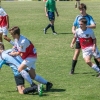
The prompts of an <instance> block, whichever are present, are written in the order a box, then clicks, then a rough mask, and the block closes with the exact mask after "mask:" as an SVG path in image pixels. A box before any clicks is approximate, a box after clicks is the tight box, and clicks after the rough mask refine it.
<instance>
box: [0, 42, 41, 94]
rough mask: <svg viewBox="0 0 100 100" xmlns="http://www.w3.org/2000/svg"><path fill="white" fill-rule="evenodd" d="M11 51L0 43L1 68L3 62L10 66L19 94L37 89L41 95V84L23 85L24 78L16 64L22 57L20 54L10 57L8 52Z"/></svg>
mask: <svg viewBox="0 0 100 100" xmlns="http://www.w3.org/2000/svg"><path fill="white" fill-rule="evenodd" d="M11 51H12V50H11V49H9V50H6V51H4V45H3V44H2V43H0V68H2V65H3V64H6V65H8V66H10V68H11V69H12V71H13V74H14V78H15V82H16V85H17V89H18V92H19V93H20V94H28V93H34V92H36V91H38V92H39V95H42V84H40V85H38V86H37V85H36V84H32V85H31V87H28V88H25V87H24V78H23V77H22V75H21V74H20V73H19V72H18V65H19V64H20V61H21V60H22V59H21V58H20V56H16V57H10V56H9V54H8V53H9V52H11Z"/></svg>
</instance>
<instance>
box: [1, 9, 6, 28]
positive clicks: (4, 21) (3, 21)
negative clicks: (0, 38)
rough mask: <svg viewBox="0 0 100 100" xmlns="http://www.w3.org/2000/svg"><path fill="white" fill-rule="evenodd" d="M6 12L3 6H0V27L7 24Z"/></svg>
mask: <svg viewBox="0 0 100 100" xmlns="http://www.w3.org/2000/svg"><path fill="white" fill-rule="evenodd" d="M6 16H8V15H7V13H6V12H5V10H4V9H3V8H0V27H4V26H7V20H6Z"/></svg>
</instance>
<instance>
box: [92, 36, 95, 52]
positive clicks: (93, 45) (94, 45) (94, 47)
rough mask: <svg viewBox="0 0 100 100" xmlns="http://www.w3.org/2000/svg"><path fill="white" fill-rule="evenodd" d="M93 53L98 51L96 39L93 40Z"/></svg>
mask: <svg viewBox="0 0 100 100" xmlns="http://www.w3.org/2000/svg"><path fill="white" fill-rule="evenodd" d="M92 50H93V52H95V50H96V38H95V39H93V47H92Z"/></svg>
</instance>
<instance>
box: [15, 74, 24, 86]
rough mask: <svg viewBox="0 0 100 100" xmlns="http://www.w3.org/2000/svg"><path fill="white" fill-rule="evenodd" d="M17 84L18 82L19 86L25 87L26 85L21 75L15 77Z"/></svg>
mask: <svg viewBox="0 0 100 100" xmlns="http://www.w3.org/2000/svg"><path fill="white" fill-rule="evenodd" d="M15 82H16V85H17V86H18V85H24V83H25V81H24V78H23V77H22V76H21V75H17V76H15Z"/></svg>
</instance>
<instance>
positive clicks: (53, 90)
mask: <svg viewBox="0 0 100 100" xmlns="http://www.w3.org/2000/svg"><path fill="white" fill-rule="evenodd" d="M64 91H66V89H51V90H50V91H44V92H45V93H46V92H64Z"/></svg>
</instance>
